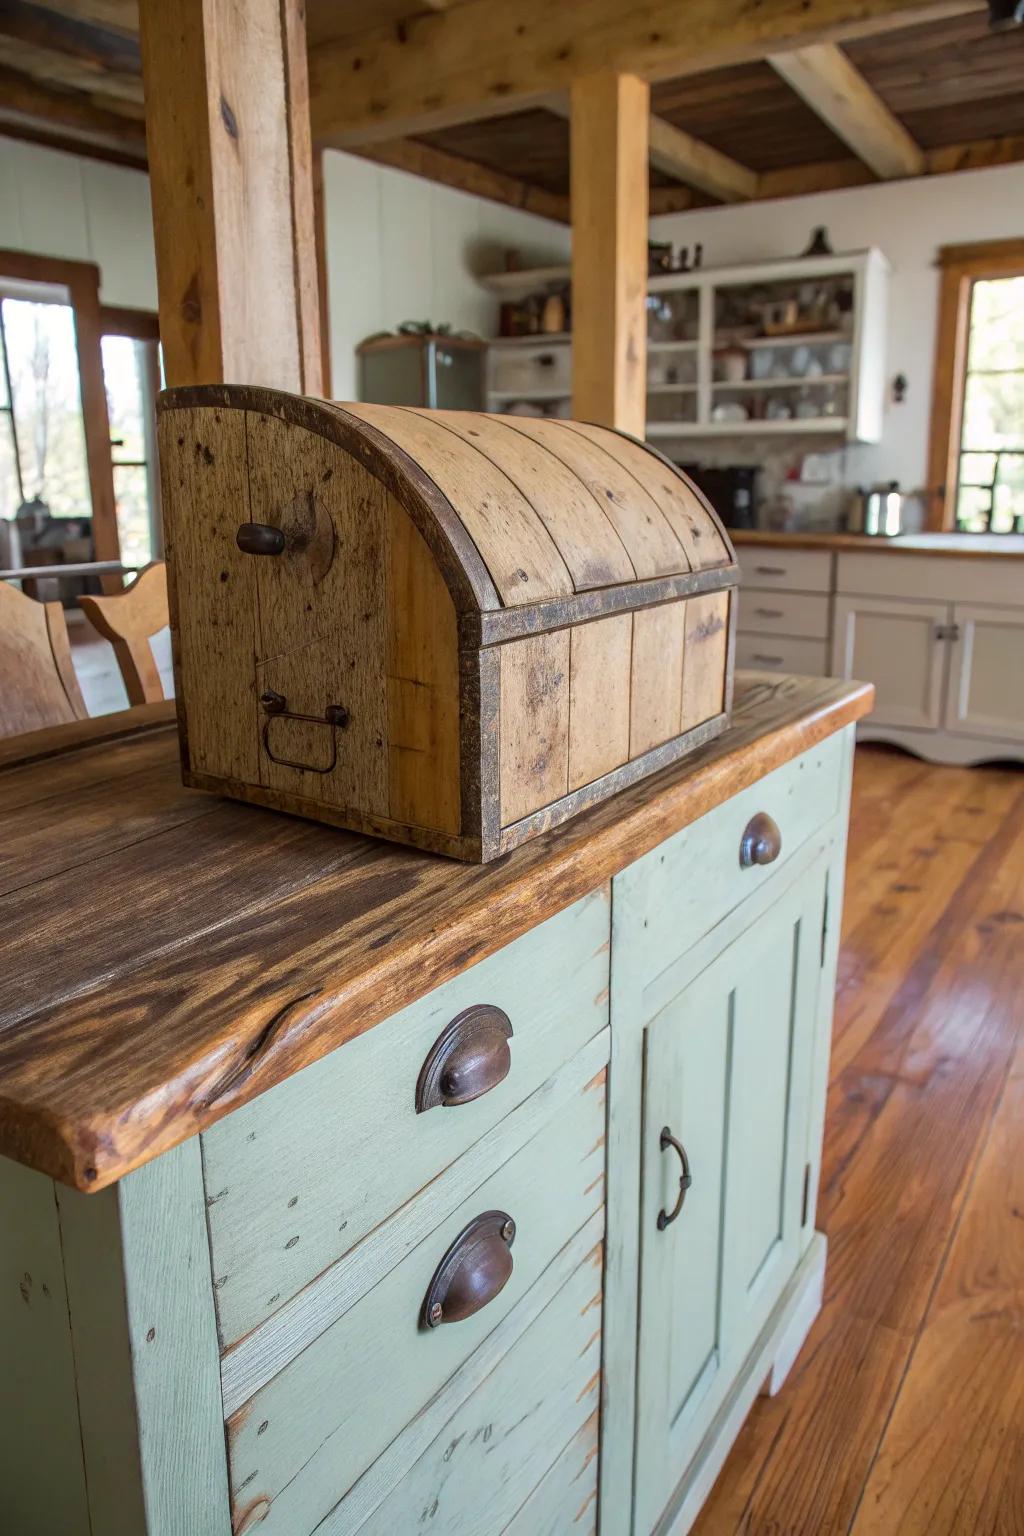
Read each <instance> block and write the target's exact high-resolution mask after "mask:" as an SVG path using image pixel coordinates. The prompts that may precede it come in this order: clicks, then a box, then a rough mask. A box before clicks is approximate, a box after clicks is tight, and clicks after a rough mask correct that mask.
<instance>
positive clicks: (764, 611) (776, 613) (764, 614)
mask: <svg viewBox="0 0 1024 1536" xmlns="http://www.w3.org/2000/svg"><path fill="white" fill-rule="evenodd" d="M754 612H755V613H756V614H757V616H758V618H759V619H781V618H782V617H783V613H782V609H781V608H755V609H754Z"/></svg>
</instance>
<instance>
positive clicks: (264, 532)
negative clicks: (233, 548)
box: [235, 523, 284, 555]
mask: <svg viewBox="0 0 1024 1536" xmlns="http://www.w3.org/2000/svg"><path fill="white" fill-rule="evenodd" d="M235 543H236V544H237V545H238V547H239V549H240V550H241V551H242V553H243V555H281V554H283V553H284V531H283V530H282V529H281V528H274V527H272V526H271V525H270V524H269V523H243V524H242V526H241V528H239V530H238V532H237V533H236V534H235Z"/></svg>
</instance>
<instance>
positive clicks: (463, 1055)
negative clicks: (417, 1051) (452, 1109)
mask: <svg viewBox="0 0 1024 1536" xmlns="http://www.w3.org/2000/svg"><path fill="white" fill-rule="evenodd" d="M511 1038H512V1025H511V1023H510V1021H509V1017H508V1014H507V1013H505V1012H504V1011H503V1010H502V1009H501V1008H496V1007H494V1005H493V1004H491V1003H475V1004H474V1005H473V1007H472V1008H466V1009H465V1010H464V1011H463V1012H462V1013H460V1014H457V1015H456V1016H455V1018H454V1019H452V1021H451V1023H450V1024H446V1025H445V1027H444V1029H443V1030H442V1031H441V1033H440V1034H439V1035H438V1037H437V1039H436V1040H435V1041H434V1043H433V1045H432V1046H431V1047H430V1050H429V1051H428V1052H427V1056H426V1060H425V1061H424V1063H423V1066H422V1067H421V1068H420V1075H419V1080H418V1081H417V1083H416V1113H417V1114H422V1113H423V1111H424V1110H426V1109H434V1108H435V1107H436V1106H437V1105H439V1104H440V1105H448V1106H451V1105H455V1104H469V1103H471V1101H472V1100H473V1099H478V1098H479V1097H480V1095H481V1094H484V1093H489V1092H490V1090H491V1089H492V1088H496V1087H497V1086H498V1084H499V1083H500V1082H502V1080H503V1079H504V1078H506V1077H507V1076H508V1074H509V1069H510V1067H511V1066H512V1053H511V1051H510V1050H509V1044H508V1042H509V1041H510V1040H511Z"/></svg>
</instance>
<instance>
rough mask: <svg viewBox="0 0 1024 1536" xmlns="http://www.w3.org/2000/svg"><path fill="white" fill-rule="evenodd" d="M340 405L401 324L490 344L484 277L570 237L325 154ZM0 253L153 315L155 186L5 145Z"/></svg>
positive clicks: (529, 218) (491, 304)
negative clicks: (86, 278)
mask: <svg viewBox="0 0 1024 1536" xmlns="http://www.w3.org/2000/svg"><path fill="white" fill-rule="evenodd" d="M324 203H325V215H326V225H327V269H328V284H329V288H328V292H329V295H330V315H331V348H332V370H333V388H334V393H335V395H336V396H337V397H338V398H339V399H346V398H351V397H352V396H353V394H354V393H355V353H354V349H355V345H356V343H357V342H358V341H361V340H362V339H363V337H364V336H368V335H370V334H371V333H372V332H373V331H379V330H391V329H393V328H394V327H395V326H397V325H398V324H399V322H400V321H402V320H427V319H430V320H433V321H435V322H439V321H442V320H447V321H449V322H450V323H451V324H452V325H453V326H454V327H455V329H457V330H470V331H476V332H478V333H479V334H481V335H490V334H493V332H494V331H495V330H496V328H497V320H498V309H497V303H496V302H495V300H493V299H491V298H490V297H489V296H488V294H487V293H485V291H484V290H483V289H482V288H481V287H480V286H479V284H478V283H477V282H476V281H475V280H474V275H473V274H474V273H476V272H483V271H492V270H494V269H495V268H498V267H500V266H501V265H502V258H503V253H504V251H505V249H506V248H507V247H509V246H518V247H519V248H520V250H521V251H522V252H523V258H524V263H530V262H534V261H545V260H546V261H552V260H560V259H562V258H563V257H564V256H565V255H566V253H567V251H568V249H569V231H568V229H566V228H564V227H563V226H562V225H559V224H554V223H552V222H551V221H550V220H548V219H539V218H536V217H535V216H534V215H532V214H528V213H521V212H520V211H519V210H518V209H515V208H506V207H504V206H502V205H501V204H500V203H490V202H485V201H484V199H482V198H479V197H470V196H468V195H467V194H465V193H463V192H454V191H452V190H451V189H450V188H448V187H441V186H437V185H435V184H434V183H432V182H426V181H423V180H421V179H420V178H419V177H417V176H410V175H408V174H407V173H406V172H404V171H393V170H390V169H388V168H386V167H383V166H376V165H373V164H371V163H370V162H369V161H367V160H360V159H357V158H356V157H355V156H354V155H345V154H341V153H337V152H328V153H327V154H326V155H325V156H324ZM0 249H5V250H21V251H31V252H34V253H35V254H37V255H43V256H60V257H63V258H65V259H70V260H76V261H94V262H96V264H97V266H98V267H99V269H100V292H101V296H102V298H103V301H104V303H106V304H113V305H124V306H127V307H130V308H137V309H155V308H156V269H155V264H154V256H153V231H152V223H151V216H150V206H149V180H148V177H147V176H146V175H145V174H144V173H143V172H141V171H133V170H129V169H127V168H125V167H123V166H117V165H105V164H101V163H99V162H97V161H95V160H86V159H83V158H81V157H79V156H77V155H65V154H61V153H59V152H58V151H56V150H51V149H42V148H40V147H39V146H37V145H34V144H23V143H21V142H20V141H18V140H14V139H5V138H0Z"/></svg>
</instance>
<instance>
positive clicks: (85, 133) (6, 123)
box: [0, 66, 146, 165]
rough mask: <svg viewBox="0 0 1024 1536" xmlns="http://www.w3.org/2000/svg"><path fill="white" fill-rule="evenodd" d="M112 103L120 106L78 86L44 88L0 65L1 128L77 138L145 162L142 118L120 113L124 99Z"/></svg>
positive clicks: (53, 136)
mask: <svg viewBox="0 0 1024 1536" xmlns="http://www.w3.org/2000/svg"><path fill="white" fill-rule="evenodd" d="M115 105H116V107H117V109H118V110H116V111H111V110H110V108H109V107H108V106H107V104H106V102H105V101H103V100H97V99H90V98H89V97H88V96H84V95H83V94H82V93H81V92H80V91H54V90H48V89H47V88H46V87H45V86H43V85H41V84H40V83H39V82H38V81H37V80H32V79H30V78H29V77H28V76H26V75H21V74H18V73H17V72H16V71H15V70H12V69H6V68H4V67H3V66H0V132H3V131H5V129H10V130H13V131H14V132H15V134H16V136H17V137H25V136H27V135H28V134H29V133H30V132H31V133H32V134H33V136H49V137H51V138H53V139H56V138H61V139H65V140H68V139H72V140H75V139H77V140H81V142H82V144H83V146H99V147H102V148H105V149H113V150H116V151H118V153H120V154H123V155H125V156H128V157H130V158H131V160H132V162H133V163H135V164H137V165H144V164H145V160H146V135H145V131H144V129H143V126H142V123H141V122H140V121H138V120H137V119H134V118H132V117H128V116H125V115H124V113H123V112H122V111H121V108H122V107H123V105H124V104H123V103H122V102H117V103H115ZM60 147H62V148H66V147H68V146H67V144H63V145H61V146H60Z"/></svg>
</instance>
